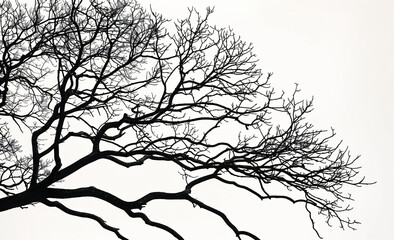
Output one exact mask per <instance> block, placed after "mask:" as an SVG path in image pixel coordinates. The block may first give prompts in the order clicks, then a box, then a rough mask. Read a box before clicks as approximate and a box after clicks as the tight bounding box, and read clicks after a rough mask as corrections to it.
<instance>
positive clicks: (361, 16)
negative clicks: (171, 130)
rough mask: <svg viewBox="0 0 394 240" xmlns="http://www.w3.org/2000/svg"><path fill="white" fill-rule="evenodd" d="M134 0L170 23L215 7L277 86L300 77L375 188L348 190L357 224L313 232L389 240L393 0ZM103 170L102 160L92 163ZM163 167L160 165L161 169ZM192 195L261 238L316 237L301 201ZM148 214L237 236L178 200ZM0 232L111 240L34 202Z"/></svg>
mask: <svg viewBox="0 0 394 240" xmlns="http://www.w3.org/2000/svg"><path fill="white" fill-rule="evenodd" d="M140 2H141V4H142V5H144V6H146V7H149V6H151V7H152V9H153V10H154V11H157V12H159V13H162V14H163V15H164V17H165V18H167V19H173V20H175V19H177V18H181V17H185V16H186V14H187V13H188V12H187V8H188V7H191V6H195V7H196V8H197V9H198V10H199V11H201V12H204V11H205V8H206V7H207V6H214V7H215V12H214V14H213V15H212V16H211V18H210V20H209V22H210V23H211V24H212V25H217V26H219V27H231V28H232V29H233V30H234V32H235V33H237V34H238V35H240V36H241V37H242V38H243V40H245V41H248V42H252V43H253V45H254V48H255V51H254V52H255V53H256V54H257V55H258V57H259V59H260V62H259V66H260V67H261V69H262V71H263V72H274V75H273V77H272V84H273V86H274V87H275V88H277V89H278V90H281V89H284V90H287V91H289V90H292V89H294V83H298V84H299V87H300V88H301V89H302V92H301V94H300V95H301V96H302V97H304V98H311V97H312V96H313V97H314V100H315V101H314V106H315V110H314V112H313V113H312V114H310V116H309V121H310V122H312V123H314V124H315V126H316V127H317V128H325V129H329V128H330V127H333V128H335V129H336V132H337V140H340V139H342V140H343V145H344V146H349V148H350V150H351V153H352V154H353V155H361V157H360V159H359V161H358V164H359V165H360V166H362V169H361V174H362V175H365V176H366V177H367V179H368V180H370V181H377V183H376V184H375V185H373V186H367V187H363V188H356V189H351V191H352V193H353V197H354V198H355V202H353V206H354V210H353V211H352V212H351V214H350V216H351V217H355V218H356V219H357V220H359V221H361V222H362V224H361V225H358V226H357V228H358V230H357V231H352V230H350V229H348V230H346V231H343V230H341V229H339V228H338V227H336V226H335V225H334V226H333V227H332V228H329V227H327V226H326V225H325V223H324V221H322V219H320V220H321V221H319V222H318V223H317V227H318V229H319V230H320V232H321V234H322V236H323V237H324V239H326V240H345V239H358V240H367V239H374V240H390V239H394V234H393V232H392V230H393V229H394V221H393V217H394V207H393V206H394V204H393V197H394V177H393V173H392V170H393V169H394V163H393V155H392V153H393V149H394V140H393V137H394V94H393V91H394V83H393V76H394V1H392V0H330V1H327V0H325V1H324V0H298V1H294V0H272V1H268V0H243V1H235V0H226V1H225V0H216V1H212V0H211V1H208V0H195V1H192V0H142V1H140ZM77 150H78V149H74V151H77ZM80 151H83V149H80ZM111 167H113V166H109V165H108V166H107V165H105V164H102V165H99V166H94V167H92V169H91V170H97V171H101V170H102V169H107V170H109V169H111ZM164 168H166V169H167V171H165V172H164V171H162V170H163V169H164ZM100 169H101V170H100ZM115 171H116V170H115ZM130 175H132V177H133V179H130V178H129V177H130ZM81 179H83V180H85V181H86V182H87V183H86V184H88V183H89V181H90V182H91V183H97V184H98V185H100V186H102V188H104V189H112V190H113V191H115V192H119V194H121V195H122V194H123V195H122V196H125V197H132V196H134V195H133V194H134V192H135V190H136V189H139V190H141V191H149V190H150V189H154V188H155V187H157V186H159V185H157V184H158V182H163V179H165V183H163V184H166V185H167V186H168V185H171V184H174V185H175V184H176V182H177V181H179V174H177V172H176V170H175V169H172V168H171V167H165V166H160V165H149V164H148V165H147V166H144V167H141V168H138V169H136V170H132V171H116V173H115V174H114V175H111V174H108V173H105V172H101V174H99V175H97V174H96V175H91V176H90V175H81V174H80V175H77V176H75V177H73V178H71V179H69V180H67V181H68V184H70V185H72V186H74V184H75V186H78V183H79V181H81ZM111 184H113V185H111ZM155 184H156V185H155ZM197 192H198V193H197V194H199V196H200V198H201V199H209V198H210V197H212V198H214V199H216V200H212V204H213V205H215V206H220V207H222V209H225V210H226V212H228V214H229V217H230V218H231V219H233V220H234V222H235V223H236V224H238V225H239V226H240V227H241V228H243V229H246V230H250V231H252V232H254V233H255V234H256V235H258V236H260V237H261V238H262V239H269V240H280V239H300V240H301V239H302V240H315V239H318V237H317V236H316V234H315V233H314V232H313V230H312V228H311V224H310V222H309V221H308V216H307V214H306V212H305V211H304V209H303V208H302V206H301V207H300V206H296V205H292V204H291V203H287V202H281V201H276V202H274V201H267V202H261V201H259V200H257V199H253V198H250V197H249V196H248V195H247V194H245V193H243V192H238V191H237V192H234V191H233V190H231V189H230V188H223V187H220V186H218V185H215V184H211V185H209V186H206V187H205V189H198V190H197ZM128 194H130V195H128ZM136 196H137V195H136ZM67 203H68V204H69V205H68V206H74V207H76V208H80V209H86V210H88V209H90V208H96V209H97V208H98V209H100V211H101V212H102V215H103V216H106V217H107V218H108V219H110V220H111V221H108V223H110V224H112V225H114V226H118V227H121V230H122V232H123V233H125V234H127V236H130V237H131V239H136V240H154V239H172V238H170V237H169V235H168V234H166V233H163V232H162V231H159V230H155V229H152V228H149V227H146V226H144V224H142V223H141V222H140V221H136V220H130V219H128V218H127V217H125V216H123V214H122V213H119V212H117V211H116V210H114V209H112V208H110V207H109V206H108V205H106V204H103V203H100V202H94V203H91V202H89V201H87V200H86V201H85V200H84V201H81V202H77V201H68V202H67ZM146 211H147V212H151V213H152V214H153V213H155V214H156V215H153V216H155V217H156V218H155V219H164V220H166V221H168V222H170V223H171V224H172V226H174V227H175V228H176V229H178V230H179V231H180V233H182V234H184V236H185V237H186V239H190V240H198V239H208V240H209V239H211V240H227V239H236V238H235V236H234V234H233V233H232V232H231V230H230V229H228V228H226V226H225V224H223V223H222V222H221V220H220V219H219V218H217V217H214V216H212V215H211V214H207V213H206V212H204V211H201V210H198V209H193V208H191V207H190V206H189V205H188V204H186V203H182V202H178V203H176V202H175V203H172V202H171V203H163V202H155V203H153V204H150V205H149V206H148V207H147V210H146ZM0 239H6V240H11V239H18V240H19V239H30V240H43V239H59V240H65V239H75V240H90V239H95V240H96V239H98V240H102V239H116V238H115V236H114V235H113V234H112V233H109V232H106V231H104V230H103V229H102V228H101V227H100V226H99V225H98V224H97V223H95V222H92V221H91V220H83V219H78V218H74V217H71V216H68V215H66V214H63V213H62V212H60V211H58V210H56V209H50V208H46V207H42V206H40V205H36V206H34V207H32V206H30V207H29V208H28V209H23V210H22V209H14V210H11V211H7V212H3V213H0ZM245 239H246V238H245Z"/></svg>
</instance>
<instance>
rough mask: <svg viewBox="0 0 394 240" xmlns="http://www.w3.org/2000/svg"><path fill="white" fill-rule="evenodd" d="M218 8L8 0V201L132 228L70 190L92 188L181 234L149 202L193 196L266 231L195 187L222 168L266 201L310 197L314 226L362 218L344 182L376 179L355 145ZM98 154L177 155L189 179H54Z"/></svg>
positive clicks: (4, 157)
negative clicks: (82, 204) (158, 9)
mask: <svg viewBox="0 0 394 240" xmlns="http://www.w3.org/2000/svg"><path fill="white" fill-rule="evenodd" d="M211 13H212V9H210V8H208V9H207V11H206V13H205V14H200V13H198V12H197V11H196V10H195V9H189V15H188V17H187V18H186V19H183V20H178V21H176V22H174V23H171V22H170V21H167V20H166V19H164V18H163V17H162V16H161V15H160V14H158V13H155V12H153V11H152V10H150V11H146V10H145V9H144V8H142V7H141V6H140V5H139V4H138V3H136V2H135V1H133V0H120V1H115V0H114V1H112V0H108V1H104V2H100V1H96V0H91V1H83V0H73V1H65V0H36V1H35V4H34V6H33V7H31V8H29V7H28V6H25V5H22V4H19V3H17V2H14V3H12V2H10V1H8V0H6V1H3V2H2V3H1V5H0V16H1V17H0V31H1V32H0V34H1V42H0V56H1V58H0V121H1V122H0V124H1V125H0V145H1V148H0V190H1V194H2V198H1V199H0V211H6V210H9V209H12V208H16V207H23V206H26V205H29V204H35V203H37V204H38V203H40V204H44V205H47V206H49V207H55V208H58V209H60V210H62V211H63V212H65V213H67V214H70V215H73V216H77V217H83V218H90V219H92V220H95V221H97V222H98V223H99V224H100V225H101V226H102V227H103V228H105V229H107V230H109V231H112V232H113V233H114V234H116V236H117V237H118V238H120V239H127V238H126V237H125V236H123V235H122V234H121V233H120V231H119V230H118V229H117V228H115V227H112V226H110V225H108V224H107V223H106V222H105V221H104V220H103V219H102V218H100V217H99V214H100V213H99V212H98V213H88V212H81V211H77V210H73V209H71V208H69V207H67V206H66V205H65V204H64V203H62V200H63V199H71V198H85V197H92V198H96V199H101V200H103V201H105V202H107V203H108V204H110V205H112V206H114V207H116V208H118V209H120V210H122V211H124V213H125V214H127V215H128V216H130V218H140V219H142V220H143V221H144V222H145V223H146V224H148V225H150V226H153V227H157V228H160V229H162V230H164V231H167V232H168V233H170V234H172V235H173V236H174V237H175V238H176V239H183V238H182V236H181V235H180V234H179V233H178V232H177V231H176V230H175V229H173V228H171V227H170V226H168V225H167V224H165V223H159V222H155V221H152V220H151V219H150V218H149V216H147V215H146V214H145V213H143V212H142V211H141V208H142V207H144V206H145V205H147V204H149V203H150V202H152V201H155V200H160V199H165V200H184V201H187V202H190V203H191V206H192V205H193V206H195V207H199V208H202V209H204V210H206V211H208V212H210V213H212V214H215V215H217V216H219V217H220V218H221V219H222V220H223V221H224V224H226V225H227V226H228V227H229V228H230V229H231V230H232V231H234V233H235V234H236V236H237V237H238V238H239V239H241V238H242V236H249V237H251V238H253V239H259V237H257V236H255V235H253V234H252V233H251V232H248V231H243V230H240V229H238V228H237V227H236V226H235V225H234V224H233V223H232V222H231V220H230V219H229V218H228V217H227V215H226V214H225V213H224V212H222V211H221V210H219V209H217V208H215V207H212V206H210V205H208V204H207V203H205V202H203V201H202V200H199V199H197V198H196V197H195V196H194V195H193V189H194V188H195V187H196V186H198V185H200V184H202V183H205V182H209V181H218V182H221V183H222V184H225V185H229V186H232V187H233V188H235V189H241V190H244V191H247V192H249V193H250V194H252V195H254V196H256V197H257V198H259V199H261V200H264V199H286V200H288V201H290V202H293V203H297V204H302V205H304V206H305V209H306V211H307V212H308V214H309V216H310V220H311V223H312V227H313V229H315V226H314V218H316V217H317V216H319V215H321V216H324V217H325V218H326V221H327V223H328V224H330V223H331V221H336V222H337V223H339V225H340V227H342V228H344V227H347V226H348V227H350V228H353V225H354V224H356V223H357V222H356V221H353V220H349V219H348V218H347V216H346V212H347V211H349V210H350V207H349V206H348V205H347V202H348V200H351V196H350V195H348V194H347V193H345V192H343V191H342V187H343V186H345V185H350V186H362V185H365V184H367V183H365V182H364V179H363V178H359V177H358V176H357V174H358V167H357V166H356V165H355V160H356V159H357V157H355V158H352V157H350V155H349V154H348V150H347V149H345V150H340V149H339V145H330V144H329V143H330V140H331V139H332V137H333V136H334V132H333V131H325V130H318V129H315V128H314V127H313V126H312V125H311V124H309V123H307V122H306V121H305V116H306V115H307V113H309V112H310V111H311V110H312V101H305V100H297V96H296V95H297V92H298V91H299V90H298V88H295V91H294V93H292V94H290V95H286V94H284V93H279V94H277V93H276V92H274V89H273V87H271V85H270V82H269V78H270V76H271V74H270V73H269V74H267V75H266V76H264V75H263V74H262V73H261V71H260V70H259V69H258V68H257V67H256V63H257V58H256V56H255V55H254V54H253V52H252V46H251V45H250V44H248V43H246V42H244V41H242V40H241V39H240V38H239V37H238V36H237V35H236V34H234V33H233V31H232V30H230V29H223V28H218V27H215V26H212V25H209V24H208V17H209V15H210V14H211ZM222 129H227V133H228V135H226V136H225V137H223V131H222ZM228 129H231V131H228ZM17 131H19V132H20V131H23V137H24V138H29V139H30V141H29V143H28V144H29V145H30V146H27V143H24V144H22V143H20V141H18V140H17V137H16V135H20V134H16V132H17ZM78 139H80V140H81V141H83V142H84V144H85V146H84V148H87V149H90V150H89V153H88V154H86V155H84V156H83V157H81V158H79V159H77V160H76V161H74V162H72V163H71V164H68V165H66V166H65V165H64V164H63V165H62V163H64V162H63V159H62V158H63V157H62V156H63V153H64V152H63V153H62V146H63V145H64V144H72V143H73V141H74V142H75V141H76V140H78ZM25 145H26V146H25ZM97 161H112V162H113V163H115V164H117V165H119V167H123V168H132V167H134V166H138V165H142V164H144V163H145V162H147V161H161V162H167V163H169V164H176V165H177V166H178V167H179V169H180V173H181V174H182V176H183V180H182V181H184V188H183V189H179V191H178V192H165V191H162V192H150V193H148V194H146V195H144V196H141V197H140V198H139V199H133V200H126V199H121V198H120V197H118V196H116V195H114V194H111V193H110V192H107V191H104V190H101V189H99V188H97V187H94V186H90V187H84V186H81V187H80V188H75V189H64V188H58V187H56V184H57V183H59V182H60V181H67V178H68V177H69V176H70V175H73V174H74V173H76V172H78V171H80V170H81V169H83V168H85V167H86V166H88V165H90V164H94V163H95V162H97ZM106 174H107V175H110V174H116V173H111V172H108V173H106ZM191 176H192V177H191ZM272 185H275V186H283V188H281V187H277V188H275V189H276V190H272V188H270V186H272ZM125 191H126V190H125ZM315 231H316V229H315ZM316 233H317V234H318V232H317V231H316Z"/></svg>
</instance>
